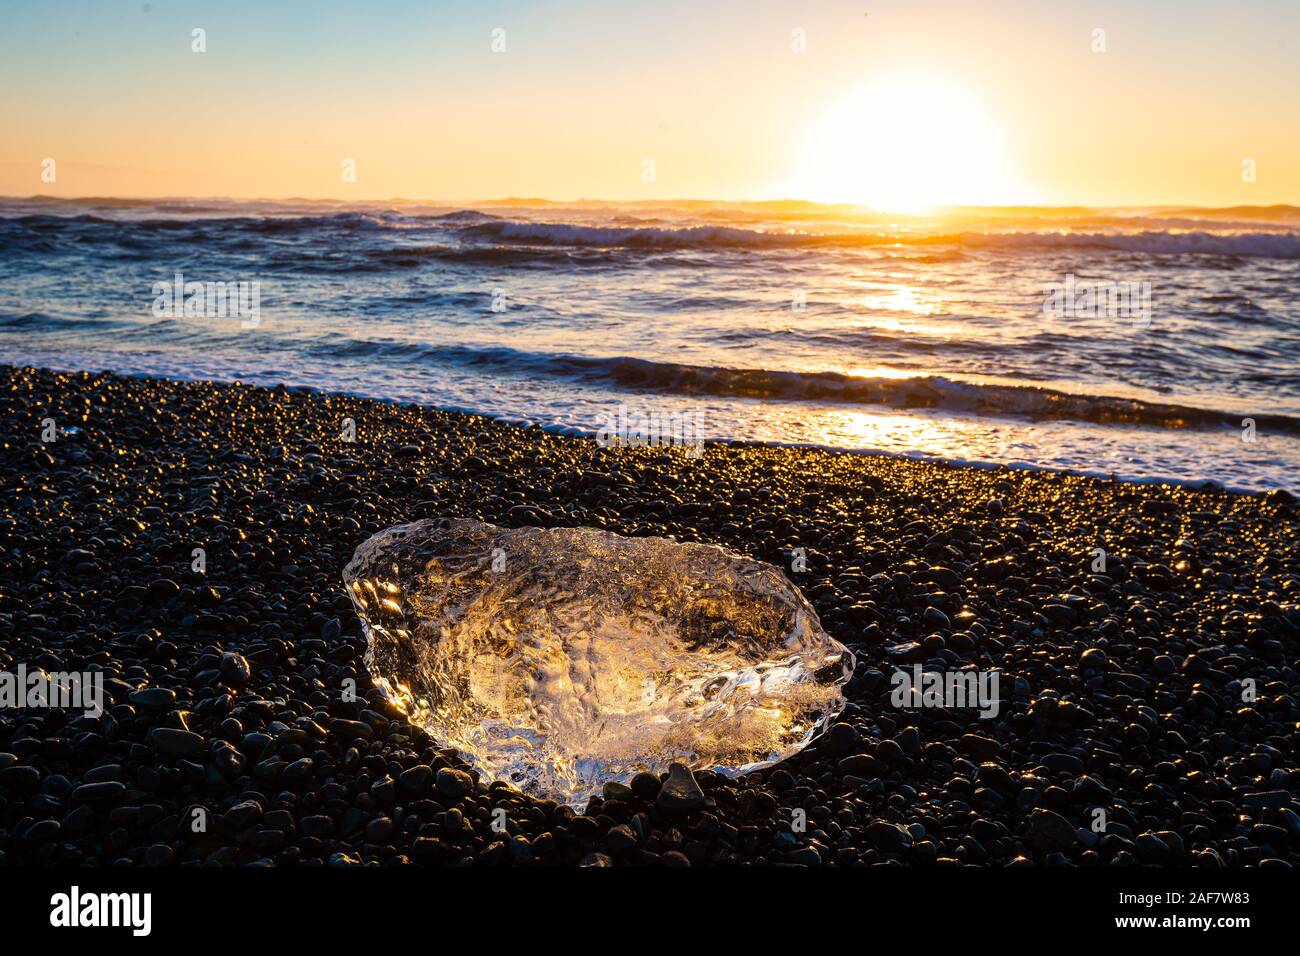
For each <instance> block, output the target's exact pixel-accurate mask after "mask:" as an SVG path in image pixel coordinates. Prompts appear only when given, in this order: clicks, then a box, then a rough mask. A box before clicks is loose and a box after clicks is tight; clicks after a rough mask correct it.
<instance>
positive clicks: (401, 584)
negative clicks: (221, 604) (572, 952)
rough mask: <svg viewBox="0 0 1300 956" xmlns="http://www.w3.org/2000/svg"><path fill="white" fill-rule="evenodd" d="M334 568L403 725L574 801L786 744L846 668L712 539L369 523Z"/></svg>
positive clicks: (516, 781)
mask: <svg viewBox="0 0 1300 956" xmlns="http://www.w3.org/2000/svg"><path fill="white" fill-rule="evenodd" d="M343 577H344V582H345V584H346V585H347V590H348V594H349V595H350V596H351V598H352V602H353V605H354V606H355V608H356V610H357V614H358V615H359V616H360V618H361V621H362V623H363V625H364V628H365V632H366V636H367V638H368V641H369V647H368V649H367V652H366V663H367V666H368V667H369V668H370V672H371V674H372V675H373V677H374V679H375V681H376V683H377V684H378V685H379V686H380V687H381V688H382V689H383V690H384V692H385V693H386V694H387V695H388V696H389V698H390V699H391V700H392V701H393V702H394V703H396V704H397V705H398V707H400V708H401V709H402V710H403V711H404V713H405V714H406V715H407V717H408V718H409V719H410V720H411V721H412V722H413V723H415V724H417V725H418V726H420V727H422V728H423V729H424V730H425V731H427V732H428V733H429V734H430V735H431V736H432V737H434V738H435V739H436V740H438V741H439V742H441V743H443V744H445V745H449V746H452V747H455V748H457V749H458V750H460V751H462V752H463V753H464V754H465V755H466V757H467V758H469V759H470V760H471V761H472V762H473V763H474V765H475V766H476V767H478V768H479V769H480V770H481V771H482V772H483V773H484V774H486V775H487V777H489V778H490V779H494V780H503V781H506V782H507V783H510V784H511V785H513V786H515V787H518V788H519V789H521V790H523V791H525V792H527V793H531V794H533V795H535V796H538V797H548V798H551V799H554V800H557V801H560V802H564V803H569V804H574V805H582V804H584V803H585V801H586V799H587V798H588V797H589V796H590V795H591V794H593V793H596V792H598V791H599V790H600V788H601V787H602V786H603V785H604V784H605V783H606V782H608V781H621V782H626V781H627V780H628V779H630V778H631V777H632V776H634V775H635V774H636V773H637V772H639V771H642V770H648V771H651V772H654V773H659V772H662V771H665V770H667V768H668V765H669V764H670V763H672V762H674V761H682V762H684V763H687V764H688V765H690V766H691V767H693V768H696V769H699V768H705V767H710V768H714V769H716V770H719V771H720V772H722V773H725V774H728V775H735V774H740V773H744V772H746V771H749V770H754V769H756V768H758V767H763V766H766V765H768V764H770V763H772V762H774V761H777V760H781V759H784V758H786V757H789V756H790V755H791V754H794V753H796V752H798V751H799V750H800V749H802V748H803V747H804V746H805V745H807V744H808V742H809V741H810V740H812V738H813V737H814V736H815V735H816V734H817V733H818V732H819V731H820V730H821V729H822V728H823V727H824V726H825V725H826V724H827V723H828V721H829V720H830V719H831V718H833V717H834V716H835V715H836V714H837V713H839V711H840V709H841V708H842V707H843V705H844V699H843V696H842V693H841V688H842V686H843V685H844V683H845V682H846V681H847V680H848V679H849V677H850V676H851V675H852V672H853V658H852V655H851V654H850V653H849V652H848V651H847V650H846V649H845V648H844V647H843V646H842V645H841V644H839V643H838V642H836V641H835V640H833V639H832V638H830V637H828V636H827V635H826V633H825V632H824V631H822V629H821V625H820V624H819V623H818V621H817V615H816V612H814V611H813V609H812V607H811V606H810V605H809V604H808V602H807V601H806V600H805V599H804V598H803V596H802V595H801V594H800V593H799V592H798V591H797V590H796V589H795V588H794V587H793V586H792V585H791V584H790V582H789V581H788V580H787V579H786V578H785V576H784V575H783V574H782V573H781V571H779V570H778V569H777V568H774V567H772V566H771V565H768V564H764V563H762V562H759V561H755V560H752V559H750V558H746V557H742V556H740V555H736V554H733V553H731V552H728V551H724V550H722V549H721V548H717V547H713V546H710V545H702V544H681V543H678V542H675V541H669V540H667V539H664V538H625V537H622V536H620V535H616V534H612V533H609V532H606V531H599V530H590V529H573V528H519V529H506V528H498V527H495V526H493V525H490V524H484V523H482V522H478V521H471V520H467V519H435V520H428V521H417V522H414V523H412V524H405V525H400V526H398V527H395V528H389V529H388V530H386V531H382V532H380V533H379V534H376V535H375V536H373V537H372V538H370V539H369V540H368V541H366V542H365V543H364V544H362V545H361V547H359V548H358V549H357V552H356V554H355V555H354V556H353V558H352V561H351V562H350V563H349V564H348V566H347V568H346V569H345V570H344V574H343Z"/></svg>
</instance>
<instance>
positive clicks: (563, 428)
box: [0, 359, 1300, 496]
mask: <svg viewBox="0 0 1300 956" xmlns="http://www.w3.org/2000/svg"><path fill="white" fill-rule="evenodd" d="M16 368H36V369H39V370H42V371H50V372H57V373H60V374H70V375H75V374H82V373H86V374H91V375H112V376H118V377H121V378H128V379H144V380H154V379H161V380H166V381H173V382H191V383H200V384H203V383H210V384H214V385H227V386H236V385H237V386H251V387H255V388H268V389H273V388H281V387H283V388H286V389H288V390H289V391H291V392H295V393H302V394H311V395H318V396H322V397H328V396H346V397H349V398H356V399H361V400H364V401H371V402H379V403H382V404H386V405H396V406H400V407H410V408H415V409H428V410H431V411H439V412H449V413H452V414H456V415H465V416H467V417H470V418H484V419H488V420H491V421H495V422H500V423H501V424H504V425H508V426H511V427H515V428H522V429H528V428H540V429H542V430H543V431H545V432H548V433H550V434H553V435H558V436H562V437H565V438H580V439H592V438H594V437H595V436H596V435H597V433H598V429H595V428H585V429H584V428H578V427H576V426H572V425H560V424H550V423H543V422H537V421H534V420H532V419H529V418H515V417H511V416H509V415H494V414H492V413H490V412H485V411H481V410H478V409H474V408H469V407H467V406H460V405H437V404H426V403H422V402H413V401H407V400H404V399H397V398H385V397H382V396H378V395H370V394H366V393H364V392H353V391H344V390H339V389H332V388H325V387H320V386H315V385H287V384H284V383H274V384H262V383H260V382H254V381H250V380H247V379H238V378H232V379H225V378H208V377H203V378H189V377H184V376H179V375H163V374H155V373H151V372H116V371H113V370H111V369H107V368H103V369H95V370H87V369H82V368H75V367H72V366H67V367H64V366H62V365H35V366H34V365H29V364H22V365H19V364H16V363H13V362H10V361H6V360H4V359H0V369H16ZM632 394H634V395H644V393H632ZM651 394H653V393H651ZM869 407H870V408H871V409H872V410H876V411H881V412H885V411H893V410H894V409H891V408H890V407H889V406H878V407H877V406H869ZM913 411H915V410H913ZM948 417H954V418H957V419H961V417H962V416H960V415H953V416H938V418H939V419H940V420H944V419H946V418H948ZM1007 421H1018V419H1016V418H1015V417H1014V416H1012V417H1009V418H1008V419H1007ZM1155 434H1159V435H1163V436H1164V437H1166V438H1173V437H1176V436H1178V435H1180V434H1183V433H1182V432H1180V431H1178V430H1165V431H1160V430H1158V429H1157V430H1156V431H1155ZM703 442H704V444H707V445H718V446H722V447H751V446H752V447H758V448H790V449H794V450H796V451H815V452H827V453H830V454H844V455H863V456H868V457H880V458H895V459H900V460H904V461H916V462H930V463H933V464H939V465H947V466H951V467H954V468H974V469H981V470H990V471H997V470H1000V469H1008V470H1013V471H1027V472H1044V473H1049V474H1057V475H1065V476H1074V477H1081V478H1093V479H1096V480H1098V481H1108V482H1121V483H1125V484H1135V485H1170V486H1174V487H1180V488H1187V489H1190V490H1206V491H1225V492H1228V493H1230V494H1238V495H1251V496H1263V495H1268V494H1270V493H1274V492H1278V491H1281V492H1285V493H1287V494H1291V493H1292V492H1291V490H1290V489H1289V488H1282V487H1280V486H1276V485H1275V486H1272V487H1268V488H1251V487H1246V486H1242V485H1232V484H1227V483H1225V482H1223V481H1220V480H1219V479H1216V478H1195V477H1180V476H1176V475H1159V474H1157V475H1143V474H1137V473H1135V474H1123V473H1118V472H1107V471H1102V470H1097V471H1093V470H1086V469H1082V468H1075V467H1069V466H1061V467H1053V466H1050V465H1040V464H1034V463H1032V462H1026V461H1009V462H1000V461H993V460H988V459H976V458H969V459H968V458H961V457H955V456H945V455H941V454H937V453H930V452H925V451H907V452H901V451H891V450H889V449H884V448H874V447H865V446H864V447H848V446H838V445H828V444H819V443H816V442H794V441H790V442H785V441H772V440H766V439H761V438H705V439H703ZM1298 490H1300V489H1298Z"/></svg>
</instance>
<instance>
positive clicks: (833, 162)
mask: <svg viewBox="0 0 1300 956" xmlns="http://www.w3.org/2000/svg"><path fill="white" fill-rule="evenodd" d="M796 169H797V171H796V173H795V176H794V181H793V182H792V184H791V187H790V191H791V193H792V194H797V195H799V196H800V197H801V198H805V199H812V200H815V201H818V202H831V203H855V204H858V205H863V206H869V207H871V208H873V209H879V210H883V211H888V212H901V213H923V212H927V211H930V210H932V209H934V208H935V207H939V206H949V205H995V204H1010V203H1017V202H1028V201H1032V197H1031V196H1029V195H1028V190H1027V189H1025V187H1024V185H1023V184H1022V183H1020V182H1018V181H1017V178H1016V176H1015V175H1014V173H1013V171H1012V167H1011V163H1010V161H1009V160H1008V157H1007V154H1006V151H1005V149H1004V147H1003V143H1002V136H1001V133H1000V131H999V129H998V128H997V126H996V124H995V123H994V122H993V120H992V118H991V117H990V116H989V114H988V113H987V112H986V111H985V109H984V107H983V105H982V104H981V103H980V101H979V99H978V97H976V96H975V95H974V94H973V93H971V92H970V91H968V90H966V89H964V88H962V87H960V86H957V85H954V84H952V83H949V82H948V81H945V80H942V79H939V78H936V77H927V76H921V77H918V76H893V77H889V78H885V79H881V80H878V81H876V82H874V83H871V84H868V85H866V86H863V87H861V88H859V89H857V90H854V91H853V92H852V93H850V94H848V95H846V96H845V97H844V98H842V99H841V100H839V101H838V102H836V103H834V104H833V105H832V106H831V107H830V108H829V109H827V111H826V112H825V113H823V114H822V115H821V116H820V117H819V118H818V119H817V120H816V121H815V122H814V123H813V125H812V126H811V127H810V128H809V129H808V131H807V133H806V135H805V136H804V137H803V139H802V144H801V148H800V150H799V159H798V161H797V167H796Z"/></svg>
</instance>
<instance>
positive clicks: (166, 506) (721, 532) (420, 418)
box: [0, 367, 1300, 867]
mask: <svg viewBox="0 0 1300 956" xmlns="http://www.w3.org/2000/svg"><path fill="white" fill-rule="evenodd" d="M47 419H52V420H53V422H54V423H55V426H56V427H57V429H58V433H57V437H56V440H55V441H53V442H43V441H42V430H43V423H44V422H45V420H47ZM344 419H353V420H354V421H355V424H356V441H355V442H354V443H347V442H343V441H340V437H339V436H340V434H341V432H342V429H343V427H344ZM0 420H2V422H3V430H2V433H0V442H3V457H2V459H0V491H2V498H0V500H2V501H3V505H2V511H0V543H2V544H3V553H4V559H3V562H2V563H0V670H13V669H15V668H17V667H18V666H19V665H20V664H21V665H25V666H26V667H27V668H29V669H34V668H38V667H39V668H44V669H45V670H46V671H49V672H55V671H76V672H80V671H87V670H98V671H102V672H103V674H104V679H105V690H106V694H107V697H108V700H107V701H106V710H105V713H104V714H103V715H101V716H99V717H91V716H84V715H83V714H82V713H81V712H79V711H68V710H59V709H50V708H8V709H3V710H0V862H2V863H4V864H8V865H57V864H65V865H66V864H73V865H78V864H88V865H141V866H176V865H202V864H206V865H219V866H245V865H275V866H282V867H294V866H319V865H402V864H417V865H419V864H435V865H438V864H459V865H479V866H506V865H517V866H530V865H531V866H538V865H566V866H567V865H583V866H621V865H642V866H687V865H693V866H702V865H733V866H734V865H747V864H750V865H752V864H762V865H799V866H812V867H816V866H855V865H872V864H902V865H908V866H959V865H966V864H977V865H986V866H993V867H1002V866H1009V865H1062V866H1065V865H1073V866H1080V867H1087V866H1093V867H1097V866H1114V865H1128V866H1135V865H1140V864H1173V865H1189V866H1206V867H1210V866H1213V867H1243V866H1275V867H1286V866H1293V865H1296V864H1297V863H1300V815H1298V813H1300V771H1298V770H1297V762H1296V752H1297V744H1300V733H1298V732H1297V719H1298V718H1300V711H1298V710H1297V705H1296V693H1297V685H1298V681H1297V674H1296V660H1297V647H1298V646H1300V645H1298V643H1297V638H1298V636H1300V607H1298V606H1297V604H1298V602H1297V597H1298V596H1300V585H1298V581H1300V547H1298V546H1297V511H1296V507H1295V503H1294V499H1293V498H1292V497H1291V496H1290V495H1289V494H1287V493H1285V492H1273V493H1270V494H1267V495H1238V494H1231V493H1227V492H1224V491H1219V490H1194V489H1189V488H1182V487H1174V486H1168V485H1159V484H1151V485H1135V484H1126V483H1118V482H1112V481H1104V480H1098V479H1093V478H1085V477H1080V476H1072V475H1063V474H1055V473H1042V472H1028V471H1017V470H1009V469H1005V468H998V469H990V470H984V469H975V468H961V467H954V466H949V465H942V464H935V463H926V462H917V461H909V460H900V459H892V458H884V457H874V456H863V455H851V454H838V453H830V452H822V451H812V450H799V449H785V448H775V447H763V446H742V445H738V444H737V445H709V446H708V447H707V450H706V451H705V454H704V455H703V457H701V458H698V459H691V458H689V457H687V456H685V455H682V454H679V453H672V452H665V451H663V450H650V449H639V450H622V451H618V450H609V449H602V448H599V447H598V446H597V445H596V444H595V443H594V442H593V441H590V440H585V439H577V438H568V437H561V436H557V435H554V434H551V433H548V432H545V431H543V430H541V429H537V428H520V427H516V426H511V425H507V424H503V423H500V422H496V421H492V420H489V419H484V418H477V417H473V416H467V415H461V414H455V413H449V412H442V411H435V410H431V409H427V408H420V407H413V406H406V405H396V404H388V403H382V402H374V401H369V400H365V399H360V398H354V397H347V396H338V395H322V394H316V393H310V392H305V391H297V390H288V389H284V388H274V389H267V388H256V387H250V386H244V385H219V384H210V383H181V382H174V381H168V380H158V379H130V378H121V377H117V376H113V375H109V374H84V373H78V374H64V373H56V372H50V371H39V370H32V369H14V368H9V367H3V368H0ZM1152 440H1153V441H1155V440H1160V441H1178V440H1179V435H1178V433H1176V432H1168V433H1163V432H1162V433H1156V432H1153V439H1152ZM439 515H460V516H466V517H476V518H481V519H484V520H488V521H491V522H493V523H496V524H501V525H507V526H526V525H540V526H591V527H601V528H606V529H609V530H611V531H616V532H618V533H621V534H625V535H633V536H643V535H661V536H670V537H674V538H677V539H679V540H683V541H702V542H708V543H713V544H718V545H721V546H724V547H727V548H730V549H732V550H735V551H737V552H741V553H746V554H749V555H752V556H754V557H757V558H761V559H763V560H766V561H769V562H772V563H775V564H779V565H781V566H782V567H784V568H785V569H786V570H787V573H788V574H789V576H790V577H791V580H793V581H794V582H795V584H796V585H797V586H798V587H800V588H801V589H802V591H803V592H804V594H805V595H806V596H807V597H808V598H809V600H810V601H812V602H813V604H814V605H815V606H816V608H817V611H818V613H819V615H820V617H821V620H822V623H823V625H824V627H825V628H826V630H827V631H828V632H829V633H830V634H832V635H833V636H834V637H836V638H838V639H839V640H840V641H841V642H843V643H844V644H846V645H848V646H849V647H850V648H851V649H852V650H853V652H854V653H855V655H856V657H857V669H856V672H855V674H854V676H853V679H852V680H851V682H850V683H849V684H848V685H847V688H846V692H847V697H848V700H849V704H848V706H847V709H846V710H845V711H844V712H843V714H842V715H841V716H840V718H839V722H838V723H837V724H836V725H835V726H834V727H832V728H831V730H830V732H829V733H827V734H826V735H824V736H823V737H821V738H820V739H819V740H817V741H816V742H814V743H813V744H812V745H811V746H809V747H808V748H807V749H805V750H804V751H803V752H801V753H800V754H798V755H797V756H795V757H794V758H792V759H790V760H788V761H785V762H784V763H782V764H780V765H778V766H776V767H773V768H770V769H766V770H762V771H759V772H756V773H753V774H751V775H749V776H746V777H743V778H740V779H736V780H728V779H725V778H724V777H722V776H720V775H718V774H715V773H711V772H707V771H704V772H696V773H694V774H690V773H688V772H685V771H680V772H679V771H674V773H673V774H672V775H669V779H668V781H667V783H666V784H665V783H664V782H661V781H660V779H658V778H657V777H652V776H649V775H644V774H643V775H641V776H639V777H637V778H635V779H633V780H632V781H630V784H629V785H628V786H610V787H607V788H606V791H605V793H604V795H603V797H601V798H596V799H593V800H592V802H591V804H590V806H589V807H588V808H587V809H586V812H585V813H576V812H574V811H572V810H570V809H569V808H567V807H563V806H558V805H556V804H554V803H547V802H538V801H535V800H533V799H531V798H528V797H526V796H524V795H522V794H520V793H519V792H517V791H514V790H511V789H509V788H507V787H505V786H502V785H500V784H495V785H492V784H489V783H487V782H485V781H482V780H478V779H476V777H475V775H474V774H473V772H472V771H471V770H470V768H468V767H467V766H466V765H465V763H464V762H463V761H462V760H460V759H459V757H458V756H457V755H456V754H455V753H454V752H450V751H446V750H443V749H440V748H439V747H438V746H437V745H436V744H435V742H434V741H431V740H430V739H428V738H427V737H426V736H425V735H424V734H423V733H422V732H421V731H419V730H416V729H414V728H412V727H411V726H410V725H408V724H407V723H405V722H404V721H403V720H401V719H400V715H398V714H397V713H395V712H394V711H393V710H392V709H391V708H390V707H389V706H388V705H387V704H386V703H385V701H384V699H383V697H382V695H381V694H380V693H379V691H378V690H377V689H376V688H375V687H374V685H373V684H372V682H371V680H370V678H369V675H368V673H367V671H366V667H365V664H364V661H363V655H364V651H365V641H364V638H363V637H362V635H361V632H360V625H359V622H358V620H357V618H356V616H355V615H354V613H353V611H352V608H351V604H350V602H349V601H348V599H347V597H346V595H345V594H344V593H343V590H342V584H341V577H340V574H341V571H342V568H343V567H344V565H345V564H346V563H347V562H348V560H349V559H350V558H351V556H352V553H353V551H354V549H355V548H356V547H357V545H358V544H360V543H361V542H362V541H364V540H365V539H366V538H367V537H369V536H370V535H371V534H373V533H374V532H376V531H378V530H381V529H383V528H385V527H388V526H390V525H393V524H398V523H401V522H406V521H411V520H415V519H418V518H424V517H431V516H439ZM1098 547H1101V548H1103V549H1104V550H1105V552H1106V554H1107V564H1106V571H1105V573H1104V574H1098V573H1094V572H1093V570H1092V562H1093V560H1094V548H1098ZM196 548H201V549H203V552H204V555H205V559H206V568H205V571H204V573H197V572H195V571H194V570H193V563H194V560H195V558H194V549H196ZM798 548H803V549H805V551H804V553H805V554H806V559H807V567H806V570H803V571H802V572H795V571H792V570H791V553H792V552H793V551H794V550H795V549H798ZM914 664H921V665H923V666H924V667H926V668H927V669H931V670H934V669H939V670H953V669H959V668H971V667H973V668H976V669H979V670H981V671H989V670H996V671H997V673H998V675H999V680H1000V706H999V709H998V713H997V716H996V717H993V718H991V719H981V717H980V715H979V713H978V712H977V711H975V710H973V709H951V710H944V709H940V708H929V707H922V708H916V709H903V708H900V707H897V706H894V705H893V704H892V703H891V699H890V698H891V691H892V684H891V677H890V675H891V674H893V673H894V671H895V670H896V668H897V667H906V668H908V669H910V668H911V667H912V666H913V665H914ZM349 681H354V682H355V687H356V699H355V700H352V701H349V700H347V699H345V696H346V695H344V694H343V693H342V689H343V688H344V687H346V686H350V685H349V684H348V682H349ZM499 809H504V811H505V813H504V820H505V821H506V825H505V832H498V831H499V829H500V827H494V826H493V824H494V821H499V820H501V819H502V815H501V814H499V813H495V812H494V811H497V810H499ZM796 809H803V810H805V811H806V820H807V825H806V828H805V829H803V832H796V828H794V827H793V826H792V821H793V820H795V819H797V818H798V817H800V816H801V815H799V814H796V813H794V812H793V811H795V810H796ZM1098 809H1101V810H1103V811H1104V819H1105V823H1106V825H1105V828H1104V830H1102V831H1101V832H1098V830H1097V829H1096V828H1095V827H1094V822H1095V820H1096V819H1097V815H1096V811H1097V810H1098ZM196 820H201V821H203V824H202V825H201V826H199V827H197V828H196V826H195V825H194V821H196Z"/></svg>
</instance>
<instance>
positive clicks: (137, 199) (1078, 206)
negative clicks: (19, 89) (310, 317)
mask: <svg viewBox="0 0 1300 956" xmlns="http://www.w3.org/2000/svg"><path fill="white" fill-rule="evenodd" d="M7 200H19V201H26V202H32V201H42V200H44V201H53V202H105V201H110V202H132V203H140V204H148V203H160V202H177V201H181V202H232V203H241V202H242V203H257V202H262V203H291V202H299V203H339V204H346V203H412V204H415V203H419V204H424V205H446V206H451V205H460V204H468V205H497V206H515V207H523V206H566V205H569V206H572V205H605V206H615V205H617V206H700V205H713V206H807V207H813V208H819V209H852V210H858V211H863V212H869V213H875V214H884V215H899V216H913V217H924V216H927V215H935V214H938V213H943V212H949V213H951V212H957V211H963V210H987V209H1000V210H1053V211H1058V212H1060V211H1068V210H1087V211H1100V210H1117V209H1123V210H1139V209H1147V210H1176V209H1197V210H1204V211H1211V212H1220V211H1225V210H1235V209H1243V210H1244V209H1296V208H1300V200H1298V201H1297V202H1296V203H1290V202H1277V203H1232V204H1229V205H1218V206H1216V205H1208V204H1203V203H1194V202H1184V203H1169V202H1165V203H988V204H978V203H963V204H938V205H935V206H933V207H930V209H929V210H927V211H926V212H916V211H915V210H912V211H901V210H891V209H882V208H876V207H872V206H867V205H864V204H862V203H853V202H821V201H818V200H813V199H796V198H783V199H707V198H675V199H609V198H604V199H602V198H594V197H578V198H573V199H553V198H550V197H545V196H502V197H498V198H484V197H477V198H466V197H460V198H457V197H438V198H414V197H407V196H387V197H360V198H357V199H340V198H334V197H320V196H317V197H313V196H231V195H161V196H114V195H94V194H92V195H85V196H56V195H51V194H48V193H32V194H31V195H28V196H19V195H10V194H0V201H7Z"/></svg>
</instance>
